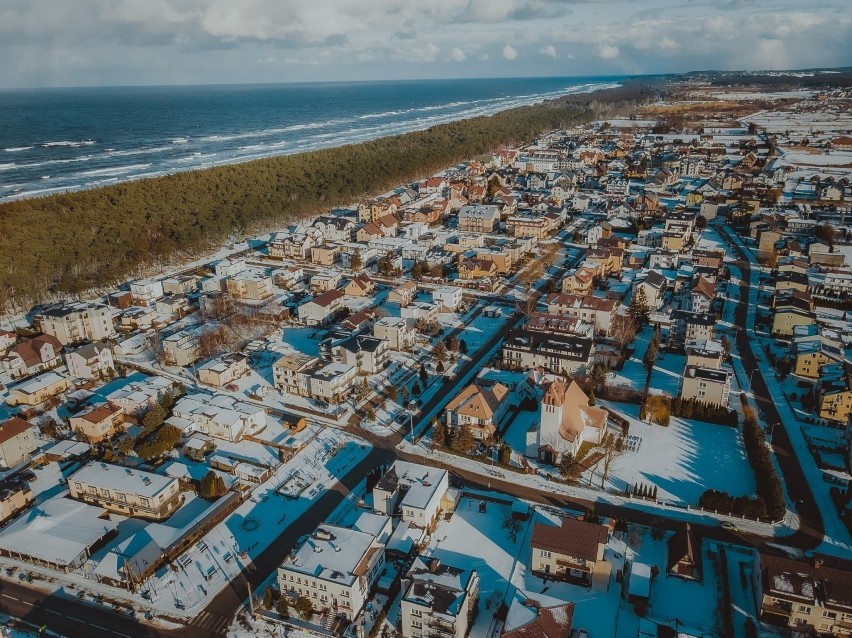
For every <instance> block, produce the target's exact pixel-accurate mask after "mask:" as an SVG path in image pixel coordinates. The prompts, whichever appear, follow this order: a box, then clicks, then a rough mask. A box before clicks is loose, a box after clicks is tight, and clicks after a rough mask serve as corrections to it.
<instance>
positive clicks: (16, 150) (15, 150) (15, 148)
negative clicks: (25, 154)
mask: <svg viewBox="0 0 852 638" xmlns="http://www.w3.org/2000/svg"><path fill="white" fill-rule="evenodd" d="M31 148H32V146H12V147H10V148H4V149H3V150H4V151H6V152H7V153H20V152H21V151H28V150H30V149H31Z"/></svg>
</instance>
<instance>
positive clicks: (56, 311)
mask: <svg viewBox="0 0 852 638" xmlns="http://www.w3.org/2000/svg"><path fill="white" fill-rule="evenodd" d="M35 324H36V327H37V328H38V329H39V330H41V331H42V332H44V333H46V334H49V335H52V336H54V337H56V338H57V339H58V340H59V342H60V343H61V344H62V345H68V344H69V343H78V342H80V341H103V340H105V339H109V338H110V337H112V336H113V335H115V327H114V326H113V323H112V311H111V310H110V308H109V307H108V306H104V305H101V304H88V303H83V302H70V303H58V304H53V305H50V306H46V307H45V308H43V309H42V311H41V312H40V313H38V314H37V315H36V316H35Z"/></svg>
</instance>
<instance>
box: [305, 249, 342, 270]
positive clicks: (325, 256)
mask: <svg viewBox="0 0 852 638" xmlns="http://www.w3.org/2000/svg"><path fill="white" fill-rule="evenodd" d="M342 251H343V247H342V246H341V245H340V244H320V245H318V246H314V247H313V248H311V263H312V264H318V265H320V266H325V267H326V268H332V267H333V266H334V265H335V264H336V263H337V260H338V258H339V256H340V253H341V252H342Z"/></svg>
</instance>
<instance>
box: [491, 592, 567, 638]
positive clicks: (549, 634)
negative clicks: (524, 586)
mask: <svg viewBox="0 0 852 638" xmlns="http://www.w3.org/2000/svg"><path fill="white" fill-rule="evenodd" d="M520 593H521V592H517V593H516V594H515V596H516V597H515V599H514V600H513V601H512V605H511V607H510V608H509V614H508V616H507V618H506V623H505V624H504V625H503V631H502V633H501V634H500V638H571V637H572V636H573V635H574V634H572V633H571V625H572V623H573V620H574V607H575V605H574V603H562V604H558V605H552V606H550V607H544V606H543V605H541V603H539V602H537V601H535V600H532V599H528V598H526V597H521V596H520ZM522 598H523V599H522Z"/></svg>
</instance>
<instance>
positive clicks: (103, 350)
mask: <svg viewBox="0 0 852 638" xmlns="http://www.w3.org/2000/svg"><path fill="white" fill-rule="evenodd" d="M62 356H63V357H64V358H65V365H66V366H68V373H69V374H70V375H71V376H72V377H73V378H75V379H94V378H96V377H99V376H102V375H107V374H109V373H110V372H114V371H115V363H114V361H113V358H112V350H110V349H109V346H108V345H107V344H105V343H89V344H86V345H84V346H81V347H79V348H77V349H76V350H67V349H66V350H65V351H64V352H63V353H62Z"/></svg>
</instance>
